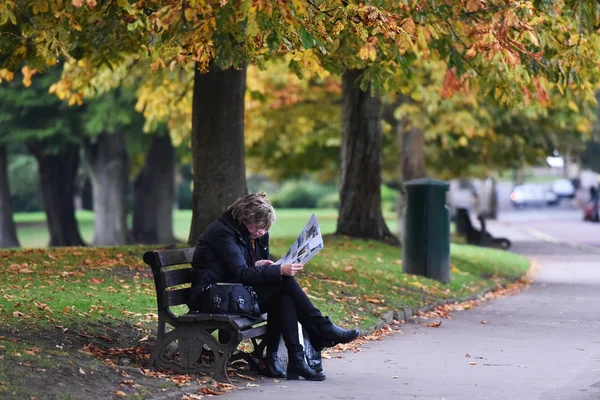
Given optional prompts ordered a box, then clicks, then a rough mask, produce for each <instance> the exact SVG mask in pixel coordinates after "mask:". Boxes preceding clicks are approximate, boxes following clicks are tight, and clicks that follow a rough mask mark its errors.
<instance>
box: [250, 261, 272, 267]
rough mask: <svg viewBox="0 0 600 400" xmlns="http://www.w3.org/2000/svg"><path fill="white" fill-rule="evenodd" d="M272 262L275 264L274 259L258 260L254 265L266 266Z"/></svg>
mask: <svg viewBox="0 0 600 400" xmlns="http://www.w3.org/2000/svg"><path fill="white" fill-rule="evenodd" d="M271 264H273V261H271V260H258V261H257V262H255V263H254V266H256V267H266V266H267V265H271Z"/></svg>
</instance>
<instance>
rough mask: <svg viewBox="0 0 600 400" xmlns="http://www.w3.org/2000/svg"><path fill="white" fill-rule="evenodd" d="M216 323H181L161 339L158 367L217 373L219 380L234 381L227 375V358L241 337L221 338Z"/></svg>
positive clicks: (156, 350) (154, 357)
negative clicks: (211, 325)
mask: <svg viewBox="0 0 600 400" xmlns="http://www.w3.org/2000/svg"><path fill="white" fill-rule="evenodd" d="M215 329H217V328H215V327H209V328H197V327H193V326H185V325H184V326H180V327H177V328H175V329H174V330H172V331H170V332H169V333H167V334H166V335H165V336H164V338H163V339H162V340H161V341H157V343H156V347H155V348H154V351H153V353H152V357H151V362H152V363H153V365H156V366H157V367H162V368H166V369H172V370H173V371H176V372H179V373H183V374H194V373H213V374H214V378H215V380H217V381H219V382H225V383H231V381H230V380H229V377H228V376H227V370H226V366H227V361H228V360H229V358H230V357H231V355H232V353H233V352H234V351H235V349H236V348H237V346H238V344H239V341H237V340H233V337H234V336H233V335H232V336H231V338H232V340H229V341H227V342H224V343H223V342H219V341H218V340H217V339H216V338H215V337H213V336H212V334H211V332H213V331H214V330H215Z"/></svg>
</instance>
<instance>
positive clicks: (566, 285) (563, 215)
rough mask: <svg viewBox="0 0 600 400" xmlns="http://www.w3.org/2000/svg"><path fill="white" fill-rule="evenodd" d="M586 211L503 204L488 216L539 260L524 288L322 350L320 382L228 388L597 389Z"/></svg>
mask: <svg viewBox="0 0 600 400" xmlns="http://www.w3.org/2000/svg"><path fill="white" fill-rule="evenodd" d="M569 212H570V213H571V214H569ZM528 214H529V217H527V215H528ZM538 214H541V215H538ZM511 215H512V217H511ZM515 215H518V218H516V217H515ZM569 215H572V216H578V218H577V219H573V218H569ZM580 215H581V214H580V213H578V212H576V211H571V210H566V211H565V210H556V209H555V210H545V212H544V211H540V213H537V212H531V211H530V212H525V213H521V212H520V213H519V214H511V213H509V212H507V213H504V214H502V215H501V218H502V219H503V220H501V221H498V222H491V223H490V230H491V231H492V232H493V233H494V234H497V235H506V236H508V237H509V238H510V239H511V240H512V241H513V250H514V251H516V252H518V253H521V254H525V255H528V256H530V257H531V258H532V259H533V260H534V261H535V264H536V269H535V270H536V273H535V277H536V279H537V282H536V283H535V284H534V285H532V286H531V287H530V288H529V289H528V290H526V291H524V292H522V293H520V294H518V295H516V296H509V297H504V298H500V299H496V300H492V301H489V302H486V303H484V304H483V305H482V306H480V307H477V308H475V309H472V310H469V311H462V312H456V313H454V314H453V318H452V319H448V320H446V319H444V320H443V323H442V325H441V326H440V327H439V328H432V327H426V326H423V325H420V324H416V323H407V324H406V325H403V327H402V330H403V334H395V335H392V336H390V337H387V338H385V339H384V340H382V341H378V342H369V344H368V345H365V346H364V348H363V349H362V351H361V352H358V353H346V354H344V358H343V359H329V360H325V364H324V366H325V373H326V374H327V380H326V381H324V382H307V381H303V380H301V381H286V380H282V381H275V380H273V379H268V378H266V379H262V380H260V381H257V382H251V385H258V386H254V387H245V386H244V385H246V384H247V381H243V380H238V381H237V384H238V386H240V387H241V388H242V389H244V388H247V389H248V390H238V391H236V392H233V393H231V394H227V395H225V397H226V398H227V399H244V400H253V399H265V398H280V397H282V398H286V399H307V398H312V399H382V398H383V399H385V398H391V399H437V400H441V399H446V400H485V399H488V400H508V399H516V400H521V399H523V400H592V399H594V400H597V399H600V334H599V332H600V318H599V316H598V310H600V224H591V223H585V222H583V221H581V218H580ZM582 230H583V231H582ZM582 232H583V233H582ZM548 240H550V241H548ZM564 243H567V244H564ZM482 321H485V322H486V323H482ZM467 355H468V356H467Z"/></svg>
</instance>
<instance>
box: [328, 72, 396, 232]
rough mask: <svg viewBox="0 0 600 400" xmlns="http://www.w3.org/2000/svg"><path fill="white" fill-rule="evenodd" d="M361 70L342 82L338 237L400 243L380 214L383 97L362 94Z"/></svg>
mask: <svg viewBox="0 0 600 400" xmlns="http://www.w3.org/2000/svg"><path fill="white" fill-rule="evenodd" d="M361 73H362V71H361V70H347V71H346V72H344V74H343V76H342V81H343V114H342V121H343V122H342V148H341V167H340V168H341V178H340V205H339V218H338V222H337V231H336V233H337V234H340V235H346V236H351V237H359V238H365V239H375V240H383V241H388V242H392V243H397V242H398V241H397V238H396V237H394V235H392V233H391V232H390V230H389V228H388V227H387V225H386V223H385V220H384V218H383V213H382V211H381V140H382V138H381V136H382V131H381V98H380V95H379V93H376V94H375V95H374V96H371V94H370V91H366V92H365V91H362V90H361V89H360V88H359V87H358V85H357V80H358V78H360V75H361Z"/></svg>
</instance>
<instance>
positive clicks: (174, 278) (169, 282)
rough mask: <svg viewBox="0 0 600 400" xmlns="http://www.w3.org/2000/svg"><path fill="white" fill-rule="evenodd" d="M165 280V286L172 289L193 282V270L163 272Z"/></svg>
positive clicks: (183, 269)
mask: <svg viewBox="0 0 600 400" xmlns="http://www.w3.org/2000/svg"><path fill="white" fill-rule="evenodd" d="M162 274H163V277H164V279H165V286H166V287H171V286H176V285H181V284H184V283H190V282H192V269H191V268H182V269H173V270H171V271H162Z"/></svg>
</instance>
